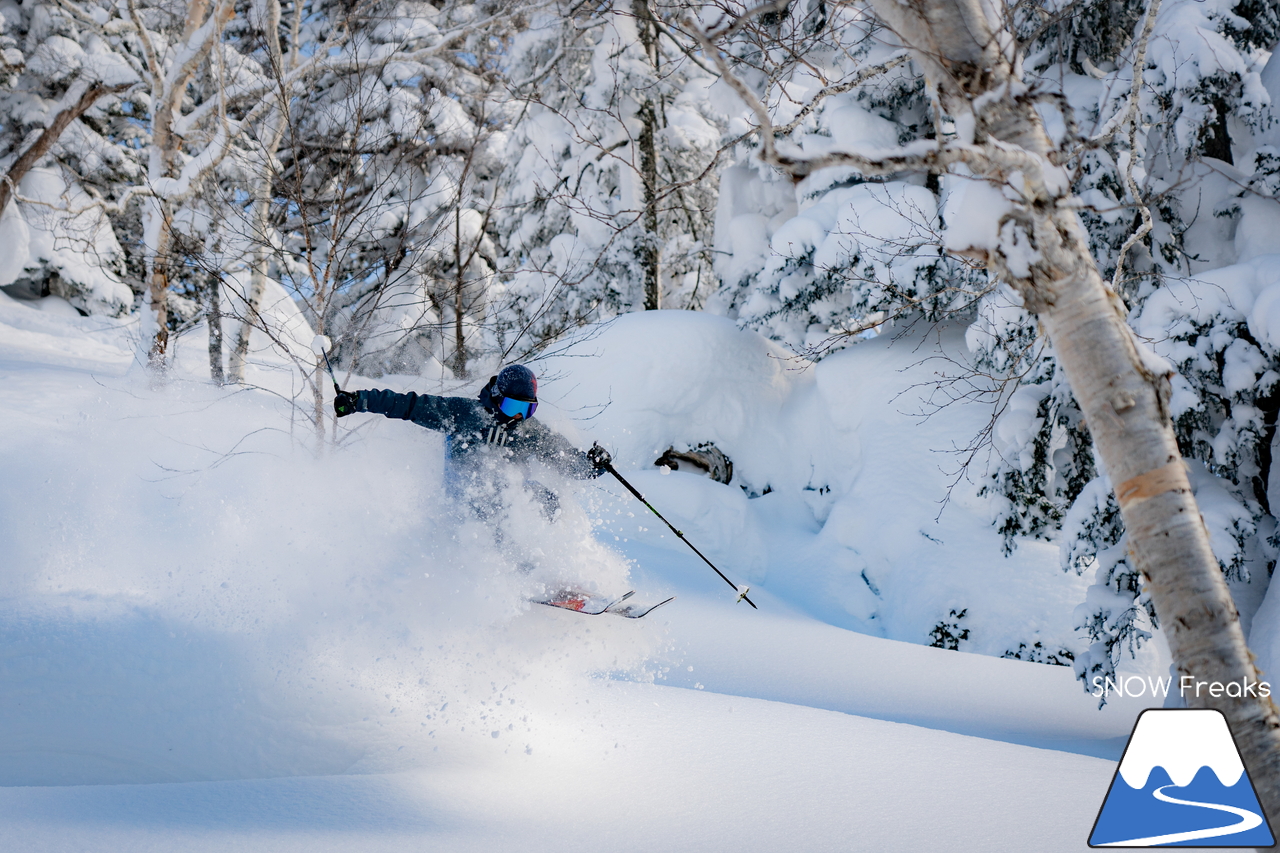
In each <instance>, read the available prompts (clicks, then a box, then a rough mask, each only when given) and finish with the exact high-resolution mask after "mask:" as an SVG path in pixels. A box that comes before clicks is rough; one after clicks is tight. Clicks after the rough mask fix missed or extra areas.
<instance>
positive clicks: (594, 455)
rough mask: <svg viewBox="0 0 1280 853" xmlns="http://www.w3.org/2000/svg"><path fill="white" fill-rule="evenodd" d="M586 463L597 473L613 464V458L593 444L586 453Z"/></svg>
mask: <svg viewBox="0 0 1280 853" xmlns="http://www.w3.org/2000/svg"><path fill="white" fill-rule="evenodd" d="M587 461H588V462H590V463H591V467H592V468H595V469H596V470H597V471H603V470H604V469H605V468H608V467H609V466H610V465H612V464H613V457H612V456H610V455H609V451H607V450H605V449H604V448H603V447H601V446H600V445H598V444H593V445H591V449H590V450H588V451H587Z"/></svg>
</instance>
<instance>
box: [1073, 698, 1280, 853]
mask: <svg viewBox="0 0 1280 853" xmlns="http://www.w3.org/2000/svg"><path fill="white" fill-rule="evenodd" d="M1274 843H1275V838H1274V836H1272V834H1271V827H1270V825H1269V824H1268V822H1267V819H1266V816H1265V815H1264V814H1263V811H1262V806H1261V805H1259V804H1258V796H1257V794H1255V793H1254V790H1253V784H1252V783H1251V782H1250V781H1249V774H1248V773H1246V772H1245V769H1244V762H1242V761H1241V760H1240V753H1239V751H1238V750H1237V749H1236V744H1235V741H1234V740H1232V739H1231V730H1230V729H1229V728H1228V727H1227V720H1226V718H1225V717H1224V716H1222V712H1221V711H1214V710H1208V709H1198V708H1196V709H1185V708H1152V709H1148V710H1146V711H1143V712H1142V714H1141V716H1139V717H1138V722H1137V725H1135V726H1134V727H1133V734H1132V735H1130V736H1129V744H1128V745H1127V746H1126V747H1125V750H1124V757H1123V758H1121V759H1120V767H1119V769H1118V770H1117V771H1116V775H1115V776H1114V777H1113V778H1112V780H1111V787H1110V789H1108V791H1107V798H1106V800H1104V801H1103V803H1102V809H1101V810H1100V811H1099V812H1098V819H1097V820H1096V821H1095V822H1094V825H1093V832H1092V833H1091V834H1090V835H1089V846H1090V847H1270V846H1271V845H1273V844H1274Z"/></svg>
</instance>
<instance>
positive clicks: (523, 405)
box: [498, 397, 538, 421]
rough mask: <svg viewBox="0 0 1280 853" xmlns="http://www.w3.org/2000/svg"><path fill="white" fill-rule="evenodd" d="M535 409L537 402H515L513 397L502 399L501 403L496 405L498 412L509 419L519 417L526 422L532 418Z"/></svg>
mask: <svg viewBox="0 0 1280 853" xmlns="http://www.w3.org/2000/svg"><path fill="white" fill-rule="evenodd" d="M537 409H538V401H537V400H533V401H530V400H517V399H516V398H515V397H503V398H502V402H501V403H499V404H498V411H500V412H502V414H504V415H506V416H507V417H509V418H514V417H515V416H516V415H519V416H520V417H522V418H524V419H525V420H526V421H527V420H529V418H531V417H533V413H534V412H535V411H537Z"/></svg>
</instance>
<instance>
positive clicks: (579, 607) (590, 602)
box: [534, 589, 636, 616]
mask: <svg viewBox="0 0 1280 853" xmlns="http://www.w3.org/2000/svg"><path fill="white" fill-rule="evenodd" d="M635 594H636V591H635V590H634V589H633V590H631V591H630V592H628V593H625V594H623V595H621V596H619V597H618V598H614V599H608V598H605V597H604V596H601V595H593V594H591V593H589V592H579V591H577V590H561V591H560V592H557V593H554V594H552V596H551V597H549V598H538V599H534V603H535V604H545V605H547V606H548V607H559V608H560V609H561V610H572V611H573V612H574V613H581V614H583V615H584V616H599V615H600V614H601V613H605V612H607V611H608V610H609V608H610V607H613V606H614V605H617V604H621V603H622V602H624V601H626V600H627V599H628V598H630V597H631V596H633V595H635Z"/></svg>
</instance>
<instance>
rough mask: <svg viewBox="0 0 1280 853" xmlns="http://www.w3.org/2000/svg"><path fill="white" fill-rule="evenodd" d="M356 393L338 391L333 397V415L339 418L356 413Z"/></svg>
mask: <svg viewBox="0 0 1280 853" xmlns="http://www.w3.org/2000/svg"><path fill="white" fill-rule="evenodd" d="M358 394H359V392H357V391H339V392H338V393H337V394H335V395H334V396H333V413H334V414H335V415H337V416H338V417H340V418H345V417H346V416H347V415H350V414H353V413H355V412H358V411H359V409H358V408H357V404H359V402H360V397H359V396H358Z"/></svg>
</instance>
